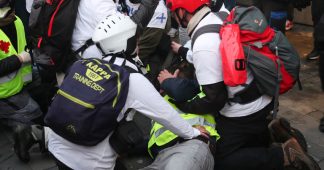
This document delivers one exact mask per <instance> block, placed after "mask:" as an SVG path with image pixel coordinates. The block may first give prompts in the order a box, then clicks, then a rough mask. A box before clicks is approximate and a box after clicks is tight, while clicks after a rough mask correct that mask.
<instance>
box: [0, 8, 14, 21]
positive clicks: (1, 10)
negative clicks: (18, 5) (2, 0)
mask: <svg viewBox="0 0 324 170" xmlns="http://www.w3.org/2000/svg"><path fill="white" fill-rule="evenodd" d="M10 9H11V8H10V6H7V7H3V8H0V19H2V18H4V17H5V16H6V15H7V13H8V12H9V11H10Z"/></svg>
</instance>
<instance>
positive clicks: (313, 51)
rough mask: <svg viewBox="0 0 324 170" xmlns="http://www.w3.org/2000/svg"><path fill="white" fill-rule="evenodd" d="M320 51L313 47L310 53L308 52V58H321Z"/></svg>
mask: <svg viewBox="0 0 324 170" xmlns="http://www.w3.org/2000/svg"><path fill="white" fill-rule="evenodd" d="M319 55H320V54H319V52H318V51H317V50H316V49H313V50H312V51H311V52H310V53H309V54H307V56H306V59H307V60H317V59H318V58H319Z"/></svg>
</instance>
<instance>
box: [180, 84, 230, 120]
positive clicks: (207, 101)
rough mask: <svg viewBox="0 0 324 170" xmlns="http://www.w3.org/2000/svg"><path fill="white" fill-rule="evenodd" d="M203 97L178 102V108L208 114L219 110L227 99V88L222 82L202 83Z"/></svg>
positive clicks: (187, 111) (188, 111)
mask: <svg viewBox="0 0 324 170" xmlns="http://www.w3.org/2000/svg"><path fill="white" fill-rule="evenodd" d="M202 90H203V92H204V94H205V96H204V97H201V96H197V97H195V99H193V100H191V101H189V102H185V103H182V104H180V106H179V107H180V109H181V110H182V111H183V112H186V113H196V114H208V113H216V112H219V111H220V110H221V109H222V108H223V107H224V105H225V103H226V101H227V90H226V86H225V85H224V83H223V82H219V83H215V84H211V85H203V86H202Z"/></svg>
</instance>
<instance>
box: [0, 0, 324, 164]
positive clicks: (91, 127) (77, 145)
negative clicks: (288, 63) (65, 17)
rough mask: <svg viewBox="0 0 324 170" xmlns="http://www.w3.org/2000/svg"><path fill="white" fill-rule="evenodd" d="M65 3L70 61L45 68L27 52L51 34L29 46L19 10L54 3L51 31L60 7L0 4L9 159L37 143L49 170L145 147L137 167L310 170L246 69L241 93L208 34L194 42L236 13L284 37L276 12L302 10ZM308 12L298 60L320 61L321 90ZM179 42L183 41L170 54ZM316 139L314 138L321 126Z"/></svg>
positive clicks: (245, 1)
mask: <svg viewBox="0 0 324 170" xmlns="http://www.w3.org/2000/svg"><path fill="white" fill-rule="evenodd" d="M301 1H302V0H298V2H301ZM305 1H306V0H305ZM74 2H75V4H77V6H75V7H74V8H76V9H77V10H75V11H76V13H75V25H73V26H74V27H73V28H72V29H71V30H73V33H72V34H71V35H70V36H71V40H70V42H69V43H70V45H68V48H70V49H71V51H77V52H78V53H77V54H76V53H69V55H63V56H64V57H71V55H70V54H73V55H74V56H75V58H68V59H66V60H55V59H54V61H52V59H51V58H50V60H49V61H51V62H50V63H54V65H55V64H56V65H58V64H59V65H61V64H62V63H57V61H60V62H64V61H68V62H66V63H64V64H62V65H64V66H65V67H64V68H60V69H52V67H47V66H45V65H44V63H39V62H40V59H41V58H42V57H44V55H43V54H39V53H36V52H35V51H37V49H38V52H39V51H40V52H41V53H42V52H43V51H41V50H39V49H40V47H41V46H42V43H48V42H50V40H49V39H50V37H49V36H48V35H50V34H51V33H50V32H51V31H52V30H51V31H48V32H46V34H47V36H48V37H47V38H43V39H42V38H39V37H36V39H37V41H36V42H37V43H36V45H35V43H34V42H35V31H34V30H33V29H31V28H29V26H31V24H30V23H31V22H29V21H28V20H29V19H32V17H35V16H34V15H30V18H29V13H30V12H32V13H31V14H34V12H35V11H37V9H38V7H37V6H42V5H43V6H44V5H46V4H47V5H48V4H50V5H52V4H58V5H57V6H58V7H57V9H56V10H54V14H53V15H52V19H51V20H50V27H51V28H52V27H53V25H51V24H52V22H53V21H55V19H54V16H55V15H56V14H57V13H59V12H58V11H59V9H58V8H60V5H61V4H64V3H66V2H64V1H60V0H46V1H45V0H34V5H32V1H31V0H26V1H23V0H0V119H2V121H3V120H6V121H7V124H8V126H9V127H12V129H13V131H14V136H13V138H14V142H15V143H14V150H15V153H16V154H17V156H18V158H19V159H20V160H21V161H23V162H28V161H29V160H30V156H29V149H30V148H31V146H33V145H34V144H36V143H39V145H40V147H41V150H42V151H45V150H48V151H49V153H50V154H51V156H52V157H53V159H54V160H55V162H56V164H57V166H58V168H59V169H62V170H66V169H114V168H115V166H116V159H118V157H119V156H121V155H127V152H129V151H130V150H131V149H133V147H134V146H133V145H137V144H139V142H138V141H140V142H141V143H143V142H145V148H144V149H143V148H142V152H147V151H148V154H149V155H150V157H151V158H152V164H150V165H149V166H147V167H143V169H144V170H153V169H154V170H160V169H167V170H174V169H192V170H199V169H201V170H205V169H208V170H209V169H220V170H238V169H240V170H260V169H262V170H273V169H276V170H284V169H299V170H319V169H320V167H319V165H318V164H317V163H316V161H315V160H314V159H313V158H312V157H311V156H310V155H309V154H308V153H307V148H306V147H305V141H304V139H303V138H302V136H300V134H298V133H300V132H298V131H297V130H296V129H294V128H292V127H291V126H290V124H289V122H288V121H287V120H285V119H284V118H276V117H274V116H272V115H273V113H274V112H276V111H275V110H276V109H277V105H278V103H277V100H276V97H275V96H270V95H268V94H265V93H262V91H260V90H259V89H258V85H257V84H256V81H255V77H254V75H253V74H252V71H251V70H250V68H248V67H247V68H246V71H247V74H246V81H245V82H244V84H243V85H238V86H235V87H232V86H228V84H226V83H225V82H224V72H223V66H224V65H223V63H222V53H221V51H220V50H219V49H220V46H221V41H222V40H221V38H220V33H219V32H203V33H200V34H199V35H198V32H201V30H202V28H206V26H209V25H222V24H223V22H224V18H223V17H222V15H223V14H224V15H226V16H227V15H228V14H229V13H230V11H231V10H232V9H233V8H234V7H235V6H236V5H238V6H243V7H249V6H256V7H257V8H258V9H260V10H261V11H262V12H263V14H264V18H265V19H266V20H267V21H264V22H263V23H262V19H261V22H260V23H258V22H257V24H259V26H260V27H261V26H262V25H263V24H265V25H267V23H269V26H270V27H271V28H273V29H274V30H276V31H281V32H282V33H285V31H286V21H287V15H288V13H289V12H288V10H289V9H291V8H298V9H301V8H304V7H305V4H302V5H300V3H299V6H298V5H296V4H297V3H295V4H293V3H291V4H290V2H288V1H276V0H250V1H249V0H236V1H234V0H118V1H114V0H80V1H74ZM64 5H66V6H68V5H71V4H67V3H66V4H64ZM64 5H62V9H63V7H64ZM306 6H307V3H306ZM319 6H323V3H322V2H321V1H320V0H313V2H312V11H313V13H312V14H313V21H314V27H315V32H314V50H313V51H312V52H311V53H314V55H313V54H310V55H311V56H310V55H309V56H308V57H307V58H308V59H314V56H320V57H319V58H320V60H319V63H320V78H321V82H322V89H323V91H324V70H323V69H324V50H322V49H321V47H324V46H323V45H321V44H322V43H323V42H324V36H323V35H322V34H323V31H319V30H323V29H322V27H323V24H324V15H323V12H321V10H318V9H317V8H316V7H319ZM38 12H39V11H38ZM70 12H71V11H70ZM33 19H35V18H33ZM288 19H289V18H288ZM36 20H37V19H36ZM289 20H291V19H289ZM47 24H48V23H47ZM54 25H55V23H54ZM54 27H55V26H54ZM180 27H181V29H179V28H180ZM323 28H324V27H323ZM269 29H270V28H269ZM48 30H50V29H48ZM183 30H185V31H186V32H183ZM179 34H181V36H180V35H179ZM184 34H186V36H187V37H188V38H189V41H188V42H186V44H185V45H182V44H181V43H180V42H181V40H180V39H182V35H184ZM36 35H39V34H37V33H36ZM65 37H69V35H65ZM33 41H34V42H33ZM261 46H262V44H261ZM44 49H45V51H46V50H47V49H46V48H44ZM80 49H82V50H80ZM42 50H43V49H42ZM315 53H316V54H315ZM45 54H46V52H45ZM65 54H66V53H65ZM47 55H48V53H47ZM50 57H51V56H50ZM278 93H279V91H278ZM230 99H231V100H230ZM134 114H142V115H144V116H145V117H146V118H147V119H149V120H152V127H151V128H150V130H151V131H150V132H149V133H148V134H149V139H144V140H140V139H139V138H141V136H140V135H138V134H136V133H135V132H134V133H131V132H130V131H131V130H129V129H132V130H134V129H135V128H134V127H133V126H130V125H129V124H128V123H125V121H126V122H127V121H128V122H131V120H132V118H133V117H134ZM124 128H129V129H128V130H125V129H124ZM320 130H321V131H324V118H323V119H322V121H321V125H320ZM143 138H144V137H143ZM135 139H138V140H135ZM233 162H235V163H233Z"/></svg>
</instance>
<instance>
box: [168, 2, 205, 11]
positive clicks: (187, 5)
mask: <svg viewBox="0 0 324 170" xmlns="http://www.w3.org/2000/svg"><path fill="white" fill-rule="evenodd" d="M166 4H167V7H168V8H170V10H171V11H174V10H176V9H178V8H183V9H185V10H186V11H188V12H189V13H193V12H195V11H196V10H197V9H198V8H199V7H201V6H202V5H208V6H209V4H210V0H167V1H166Z"/></svg>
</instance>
